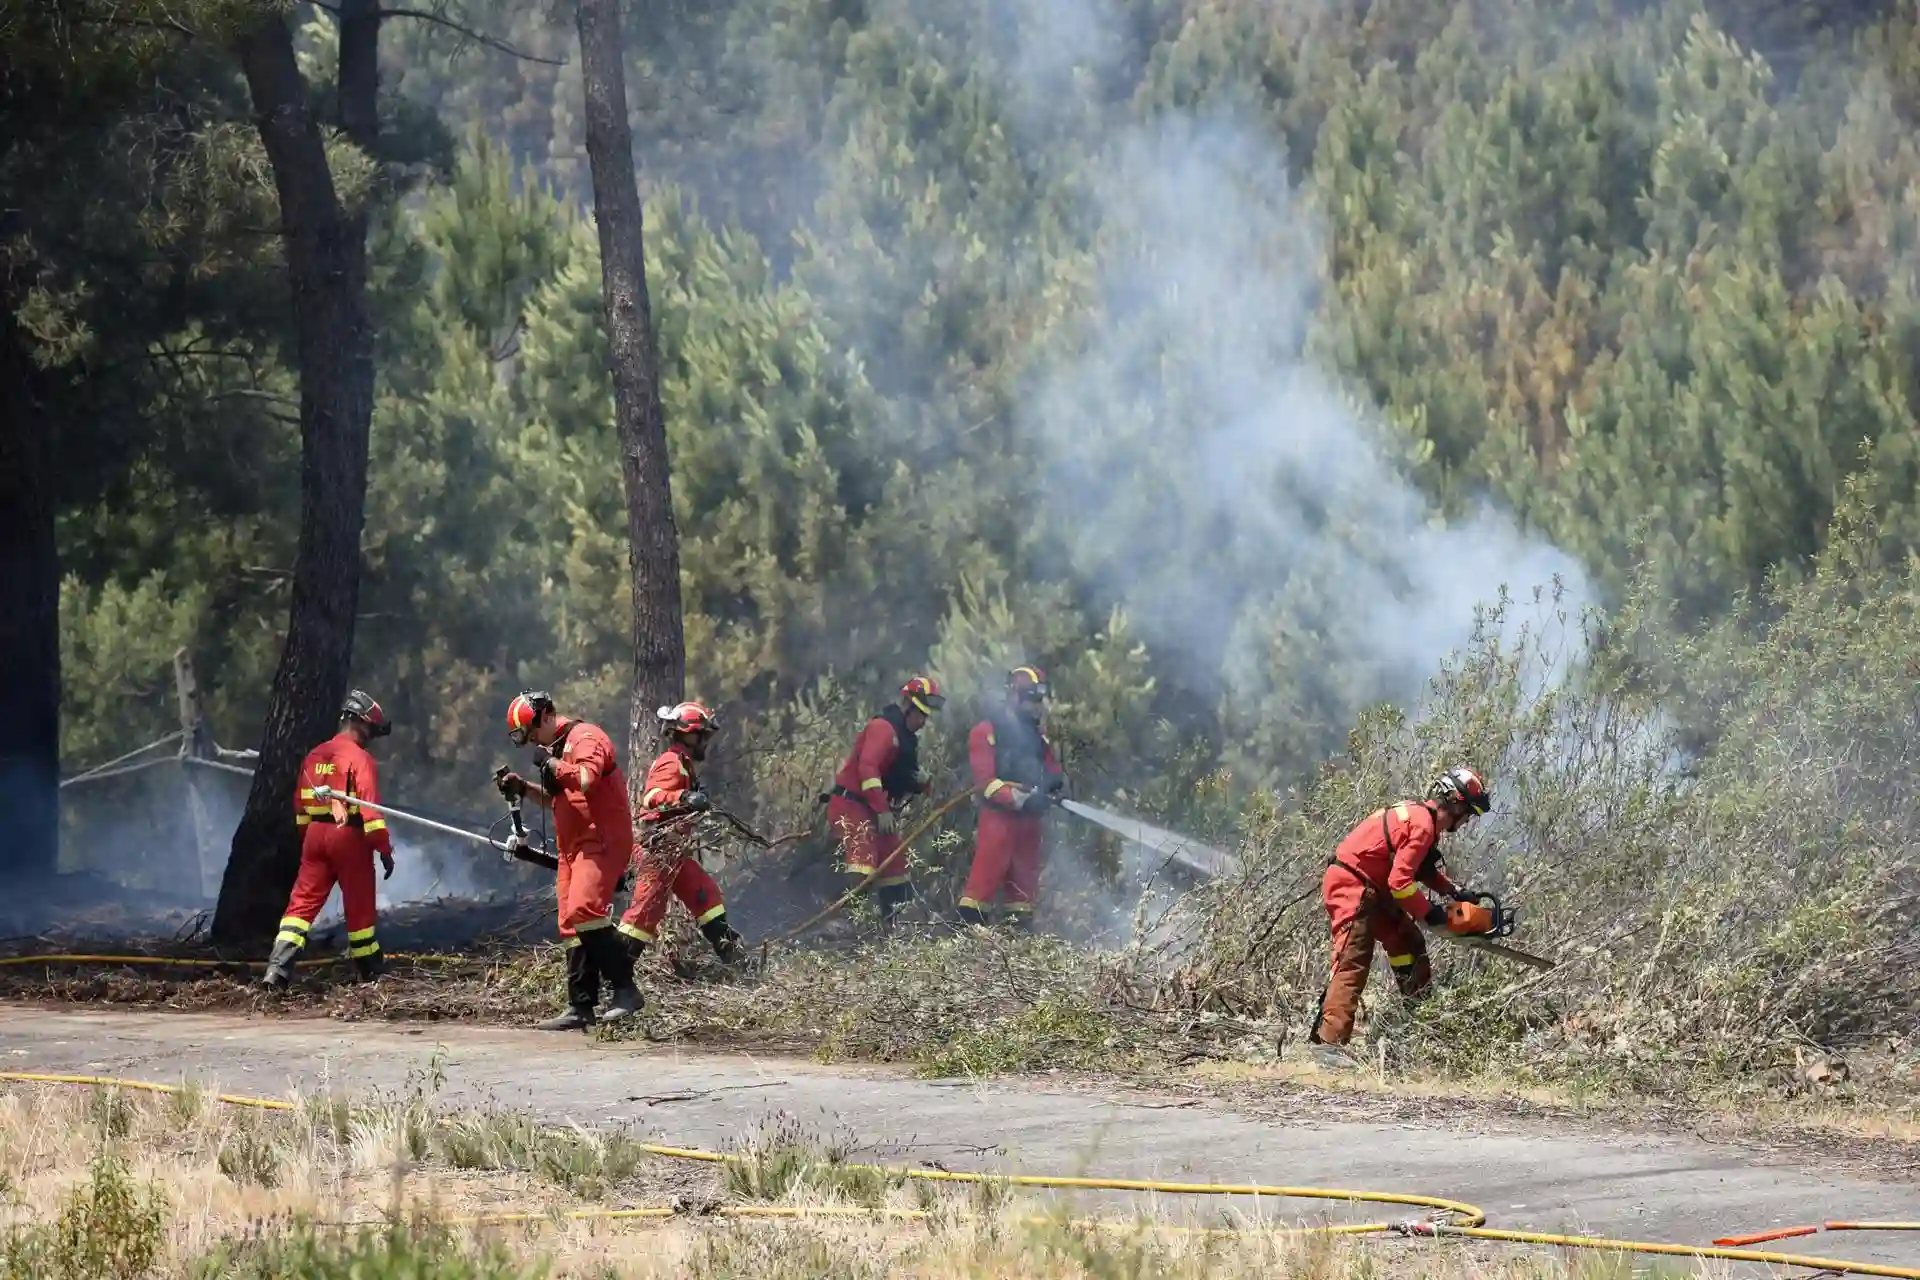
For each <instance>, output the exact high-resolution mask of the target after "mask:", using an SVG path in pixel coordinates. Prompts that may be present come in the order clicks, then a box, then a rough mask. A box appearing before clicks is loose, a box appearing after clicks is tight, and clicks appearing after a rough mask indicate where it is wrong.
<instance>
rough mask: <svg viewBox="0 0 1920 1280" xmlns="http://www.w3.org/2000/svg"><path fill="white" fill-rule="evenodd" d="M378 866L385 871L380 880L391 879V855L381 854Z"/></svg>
mask: <svg viewBox="0 0 1920 1280" xmlns="http://www.w3.org/2000/svg"><path fill="white" fill-rule="evenodd" d="M380 866H381V867H382V868H383V869H384V870H385V871H386V874H385V875H383V876H381V877H380V878H381V879H382V880H391V879H393V855H392V854H390V853H383V854H381V855H380Z"/></svg>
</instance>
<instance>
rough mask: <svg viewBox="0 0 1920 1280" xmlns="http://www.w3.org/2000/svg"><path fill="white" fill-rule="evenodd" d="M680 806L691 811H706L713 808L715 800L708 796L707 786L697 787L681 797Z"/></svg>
mask: <svg viewBox="0 0 1920 1280" xmlns="http://www.w3.org/2000/svg"><path fill="white" fill-rule="evenodd" d="M680 807H681V808H682V809H685V810H687V811H688V812H689V813H705V812H706V811H707V810H709V809H711V808H713V801H712V800H711V799H710V798H708V796H707V792H706V788H704V787H695V788H694V789H693V790H691V791H689V792H687V794H686V795H684V796H682V797H680Z"/></svg>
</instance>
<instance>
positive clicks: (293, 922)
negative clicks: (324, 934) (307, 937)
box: [280, 916, 313, 933]
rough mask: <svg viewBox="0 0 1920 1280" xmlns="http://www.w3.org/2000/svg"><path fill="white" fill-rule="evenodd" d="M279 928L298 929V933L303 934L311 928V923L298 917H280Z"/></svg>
mask: <svg viewBox="0 0 1920 1280" xmlns="http://www.w3.org/2000/svg"><path fill="white" fill-rule="evenodd" d="M280 927H281V928H282V929H298V930H299V931H300V932H302V933H305V932H306V931H307V930H308V929H311V928H312V927H313V921H311V920H302V919H301V918H300V917H299V916H281V917H280Z"/></svg>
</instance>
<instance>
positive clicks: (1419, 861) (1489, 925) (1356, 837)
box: [1307, 767, 1497, 1056]
mask: <svg viewBox="0 0 1920 1280" xmlns="http://www.w3.org/2000/svg"><path fill="white" fill-rule="evenodd" d="M1492 807H1493V795H1492V793H1491V792H1490V791H1489V790H1488V789H1487V784H1486V783H1485V782H1484V781H1482V780H1481V778H1480V775H1479V774H1477V773H1475V772H1474V771H1473V770H1471V769H1468V768H1464V767H1459V768H1452V769H1448V770H1447V771H1446V772H1445V773H1443V774H1441V775H1440V776H1439V777H1437V778H1435V779H1434V780H1433V782H1432V784H1431V785H1429V786H1428V787H1427V794H1426V798H1425V799H1423V800H1403V801H1401V802H1400V803H1398V804H1395V805H1392V806H1390V807H1388V808H1385V809H1381V810H1379V811H1377V812H1375V813H1372V814H1369V815H1368V816H1367V817H1366V818H1365V819H1364V820H1363V821H1362V822H1361V823H1360V825H1359V826H1357V827H1355V828H1354V829H1353V830H1352V831H1351V832H1350V833H1349V834H1348V835H1347V838H1346V839H1344V840H1342V841H1341V842H1340V844H1339V846H1338V847H1337V848H1336V849H1335V850H1334V853H1333V857H1332V858H1331V859H1330V860H1329V861H1328V863H1327V871H1326V874H1325V876H1323V877H1322V879H1321V883H1320V896H1321V900H1322V902H1323V903H1324V904H1325V906H1326V908H1327V919H1328V921H1329V923H1330V925H1331V926H1332V930H1333V963H1332V967H1331V970H1330V972H1329V973H1328V976H1327V986H1326V990H1325V991H1324V992H1323V993H1322V995H1321V997H1320V1009H1319V1013H1318V1016H1317V1017H1316V1019H1315V1022H1314V1027H1313V1031H1312V1032H1311V1033H1310V1034H1309V1035H1308V1037H1307V1039H1308V1041H1309V1042H1310V1043H1312V1044H1316V1045H1328V1046H1340V1045H1344V1044H1346V1043H1347V1041H1348V1040H1350V1039H1351V1038H1352V1036H1353V1020H1354V1017H1355V1015H1356V1014H1357V1013H1358V1012H1359V1008H1360V996H1361V994H1362V993H1363V992H1364V991H1365V990H1366V986H1367V970H1368V969H1369V968H1370V967H1371V966H1372V964H1373V948H1374V944H1375V943H1379V944H1380V946H1382V947H1383V948H1385V950H1386V953H1387V963H1388V964H1389V965H1390V966H1391V967H1392V969H1393V978H1394V982H1395V983H1396V984H1397V985H1398V986H1399V988H1400V993H1401V994H1402V995H1403V996H1406V997H1407V998H1408V999H1410V1000H1411V999H1416V998H1418V997H1419V996H1420V995H1421V993H1422V992H1424V991H1425V990H1426V989H1427V986H1428V984H1429V983H1431V982H1432V981H1433V967H1432V965H1431V964H1430V963H1429V962H1428V959H1427V944H1426V940H1425V939H1424V938H1422V937H1421V934H1420V926H1421V925H1425V926H1426V927H1427V928H1429V929H1438V928H1445V929H1446V930H1447V931H1448V932H1450V933H1455V934H1462V935H1471V934H1485V933H1490V932H1492V931H1493V929H1494V928H1495V926H1496V923H1497V921H1496V920H1495V917H1494V912H1493V911H1491V910H1489V909H1488V908H1487V907H1485V906H1483V905H1481V903H1480V898H1481V897H1482V895H1479V894H1475V893H1473V892H1471V891H1469V890H1465V889H1462V888H1460V887H1459V886H1458V885H1456V884H1454V882H1453V881H1452V880H1451V879H1449V878H1448V876H1447V873H1446V870H1445V868H1444V867H1442V865H1441V859H1440V848H1439V839H1440V837H1441V836H1443V835H1445V834H1446V833H1447V832H1449V831H1458V830H1460V829H1461V828H1462V827H1465V826H1466V825H1467V824H1468V823H1470V822H1472V821H1473V820H1474V818H1476V817H1477V816H1479V815H1480V814H1483V813H1486V812H1487V811H1488V810H1489V809H1491V808H1492ZM1442 898H1445V899H1449V900H1450V901H1448V902H1443V901H1442V900H1441V899H1442ZM1335 1056H1337V1055H1335Z"/></svg>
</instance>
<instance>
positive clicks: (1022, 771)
mask: <svg viewBox="0 0 1920 1280" xmlns="http://www.w3.org/2000/svg"><path fill="white" fill-rule="evenodd" d="M1046 710H1047V677H1046V675H1045V674H1044V673H1043V672H1042V671H1041V670H1040V669H1039V668H1038V667H1015V668H1014V669H1013V670H1012V671H1010V672H1008V673H1007V696H1006V701H1005V703H1004V704H1003V705H1002V706H1001V707H999V708H997V709H995V710H993V711H991V712H989V713H988V715H987V718H986V719H984V720H982V721H981V722H980V723H979V724H976V725H975V726H973V732H972V733H970V734H968V735H967V760H968V763H969V764H970V765H971V766H972V768H973V785H974V786H975V787H976V788H978V790H979V805H980V825H979V833H978V836H977V837H976V841H975V844H974V849H973V867H972V869H971V871H970V872H969V873H968V875H967V887H966V890H965V893H964V895H963V896H962V897H961V899H960V918H961V919H962V920H965V921H967V922H968V923H969V924H985V923H986V922H987V908H988V907H990V906H992V905H993V904H994V902H995V900H996V899H998V900H999V901H1001V902H1002V903H1004V905H1005V907H1006V911H1007V914H1008V917H1009V918H1010V920H1011V921H1012V922H1013V923H1014V924H1015V925H1017V926H1019V927H1021V928H1027V929H1031V928H1032V927H1033V904H1034V900H1035V899H1036V898H1037V897H1038V896H1039V894H1040V840H1041V834H1042V822H1043V821H1044V819H1045V816H1046V812H1047V808H1048V806H1049V805H1050V804H1051V803H1052V801H1053V798H1054V796H1055V793H1057V792H1058V791H1059V790H1060V789H1061V788H1062V787H1063V786H1064V785H1065V783H1066V778H1065V776H1064V775H1063V774H1062V772H1061V769H1060V762H1059V760H1057V759H1056V758H1055V757H1054V754H1053V746H1052V744H1050V743H1049V742H1048V741H1047V735H1046Z"/></svg>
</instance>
